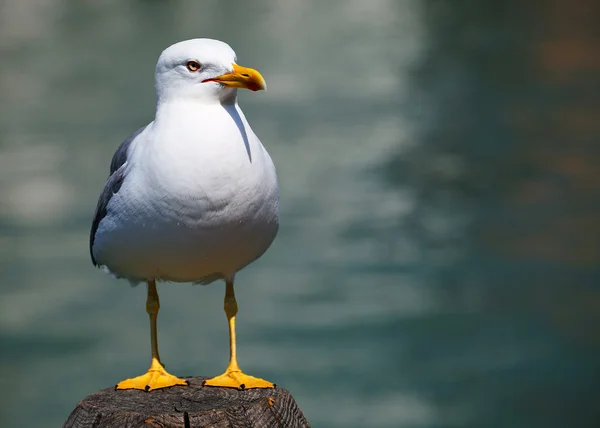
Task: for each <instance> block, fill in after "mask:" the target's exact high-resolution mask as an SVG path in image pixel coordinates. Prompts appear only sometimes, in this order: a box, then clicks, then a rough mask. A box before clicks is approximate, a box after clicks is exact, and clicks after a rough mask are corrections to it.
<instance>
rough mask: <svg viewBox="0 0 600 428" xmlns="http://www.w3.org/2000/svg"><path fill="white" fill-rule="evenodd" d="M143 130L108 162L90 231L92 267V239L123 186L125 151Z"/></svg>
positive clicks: (94, 260) (95, 264) (131, 138)
mask: <svg viewBox="0 0 600 428" xmlns="http://www.w3.org/2000/svg"><path fill="white" fill-rule="evenodd" d="M144 129H146V126H142V127H141V128H140V129H138V130H137V131H135V132H134V133H133V134H131V135H130V136H129V137H128V138H127V139H126V140H125V141H123V142H122V143H121V145H120V146H119V148H118V149H117V151H116V152H115V154H114V155H113V157H112V160H111V162H110V175H109V176H108V180H106V184H105V185H104V189H102V193H100V198H98V204H97V205H96V214H95V215H94V220H93V221H92V230H91V231H90V256H91V257H92V263H93V264H94V266H98V263H97V262H96V258H95V257H94V251H93V247H94V239H95V238H96V232H97V231H98V225H99V224H100V222H101V221H102V219H103V218H104V217H106V209H107V207H108V203H109V202H110V199H111V198H112V197H113V195H115V194H116V193H117V192H118V191H119V189H120V188H121V185H122V184H123V180H124V179H125V163H126V162H127V151H128V150H129V147H130V146H131V143H132V142H133V140H135V138H136V137H137V136H138V135H140V134H141V133H142V131H143V130H144Z"/></svg>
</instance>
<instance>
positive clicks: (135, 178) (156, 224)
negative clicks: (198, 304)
mask: <svg viewBox="0 0 600 428" xmlns="http://www.w3.org/2000/svg"><path fill="white" fill-rule="evenodd" d="M162 114H164V115H166V116H159V117H157V120H156V121H155V122H154V123H153V124H151V125H150V126H149V129H148V130H147V132H144V133H143V134H141V135H140V138H139V139H137V140H136V141H135V142H134V143H135V144H134V145H133V147H132V148H131V150H130V153H129V156H128V164H127V175H126V178H125V180H124V182H123V185H122V187H121V189H120V190H119V192H118V193H117V194H116V195H114V196H113V198H112V199H111V201H110V202H109V204H108V210H107V216H106V217H105V219H104V220H102V222H101V223H100V226H99V228H98V233H97V235H96V240H95V244H94V254H95V255H96V258H97V260H98V261H99V263H100V264H103V265H106V266H107V267H108V268H109V269H110V270H111V271H112V272H114V273H116V274H117V275H119V276H124V277H128V278H131V279H138V280H144V279H151V278H156V279H165V280H170V281H200V282H202V281H205V282H209V281H211V280H214V279H217V278H220V277H223V278H228V277H231V276H232V275H233V274H234V273H235V272H236V271H238V270H240V269H242V268H243V267H244V266H246V265H247V264H248V263H250V262H252V261H253V260H255V259H256V258H258V257H260V255H262V254H263V253H264V251H266V249H267V248H268V247H269V245H270V244H271V242H272V241H273V239H274V238H275V235H276V233H277V228H278V195H277V178H276V174H275V168H274V166H273V163H272V161H271V158H270V157H269V155H268V153H267V152H266V150H265V149H264V147H263V146H262V144H261V143H260V141H259V139H258V138H257V137H256V135H254V133H253V132H252V130H251V128H250V126H249V125H248V123H247V121H246V119H245V118H244V116H243V113H242V112H241V110H240V109H239V108H238V107H237V105H231V106H229V107H226V108H224V107H222V106H221V105H217V106H205V107H202V108H199V107H198V106H194V107H190V108H189V109H186V108H184V109H181V108H179V109H177V110H175V109H173V111H166V112H163V113H162ZM163 123H169V126H168V127H166V126H163Z"/></svg>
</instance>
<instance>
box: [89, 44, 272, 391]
mask: <svg viewBox="0 0 600 428" xmlns="http://www.w3.org/2000/svg"><path fill="white" fill-rule="evenodd" d="M236 62H237V60H236V55H235V52H234V51H233V50H232V49H231V47H229V45H227V44H226V43H223V42H221V41H218V40H211V39H192V40H186V41H183V42H179V43H176V44H174V45H172V46H170V47H168V48H167V49H165V50H164V51H163V52H162V54H161V55H160V58H159V59H158V63H157V64H156V71H155V87H156V97H157V102H156V116H155V118H154V121H153V122H151V123H150V124H148V125H146V126H144V127H142V128H140V129H138V130H137V131H135V132H134V133H133V134H132V135H131V136H130V137H129V138H127V139H126V140H125V141H124V142H123V143H122V144H121V145H120V146H119V148H118V149H117V151H116V152H115V154H114V156H113V158H112V162H111V164H110V176H109V177H108V180H107V182H106V185H105V186H104V190H103V191H102V193H101V194H100V199H99V201H98V206H97V208H96V215H95V218H94V221H93V223H92V230H91V233H90V253H91V256H92V261H93V263H94V265H96V266H102V267H105V268H106V269H108V271H110V272H111V273H113V274H114V275H116V276H117V277H120V278H126V279H128V280H129V281H130V282H132V283H134V284H137V283H139V282H142V281H143V282H146V283H147V284H148V297H147V301H146V311H147V312H148V314H149V315H150V329H151V345H152V346H151V348H152V363H151V365H150V369H149V370H148V372H147V373H145V374H143V375H141V376H138V377H135V378H132V379H127V380H124V381H122V382H120V383H119V384H118V385H117V389H131V388H133V389H142V390H146V391H149V390H153V389H157V388H166V387H169V386H174V385H186V381H185V380H183V379H180V378H178V377H176V376H173V375H171V374H170V373H168V372H167V371H166V370H165V368H164V366H163V364H162V363H161V360H160V357H159V354H158V343H157V335H156V317H157V314H158V310H159V307H160V305H159V300H158V294H157V291H156V281H174V282H195V283H202V284H208V283H211V282H213V281H215V280H218V279H223V280H224V281H225V284H226V288H225V313H226V315H227V320H228V323H229V346H230V354H229V365H228V367H227V369H226V370H225V373H224V374H222V375H220V376H217V377H215V378H212V379H209V380H207V381H206V382H205V385H208V386H222V387H233V388H241V389H244V388H270V387H273V384H272V383H271V382H268V381H266V380H263V379H260V378H256V377H252V376H248V375H246V374H244V373H242V371H241V370H240V368H239V366H238V363H237V358H236V340H235V316H236V313H237V303H236V300H235V295H234V290H233V282H234V277H235V273H236V272H238V271H239V270H240V269H242V268H244V267H245V266H247V265H248V264H249V263H251V262H252V261H254V260H256V259H257V258H259V257H260V256H261V255H262V254H263V253H264V252H265V251H266V250H267V248H269V246H270V245H271V243H272V242H273V240H274V239H275V235H276V234H277V229H278V226H279V215H278V190H277V176H276V173H275V167H274V165H273V162H272V161H271V158H270V156H269V154H268V153H267V151H266V150H265V148H264V147H263V145H262V144H261V142H260V140H259V139H258V137H257V136H256V135H255V134H254V132H253V131H252V128H250V125H249V124H248V121H247V120H246V118H245V117H244V113H243V112H242V110H241V109H240V107H239V106H238V103H237V88H247V89H250V90H252V91H258V90H260V89H266V84H265V80H264V79H263V77H262V76H261V74H260V73H259V72H258V71H256V70H253V69H251V68H246V67H242V66H240V65H238V64H237V63H236Z"/></svg>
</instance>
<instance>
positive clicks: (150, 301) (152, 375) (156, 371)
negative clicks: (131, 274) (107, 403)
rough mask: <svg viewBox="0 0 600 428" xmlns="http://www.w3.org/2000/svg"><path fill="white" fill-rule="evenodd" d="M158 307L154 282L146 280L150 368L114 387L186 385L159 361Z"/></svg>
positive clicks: (136, 387)
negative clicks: (150, 353) (150, 347)
mask: <svg viewBox="0 0 600 428" xmlns="http://www.w3.org/2000/svg"><path fill="white" fill-rule="evenodd" d="M159 309H160V302H159V300H158V292H157V291H156V282H155V281H154V280H152V281H148V298H147V299H146V312H148V315H150V342H151V345H152V362H151V363H150V368H149V369H148V372H146V373H145V374H143V375H141V376H138V377H134V378H132V379H126V380H124V381H122V382H119V383H118V384H117V387H116V389H141V390H144V391H151V390H153V389H159V388H168V387H169V386H175V385H188V382H187V381H185V380H183V379H179V378H178V377H176V376H173V375H172V374H169V373H167V371H166V370H165V367H164V366H163V365H162V363H161V362H160V356H159V354H158V338H157V335H156V317H157V315H158V310H159Z"/></svg>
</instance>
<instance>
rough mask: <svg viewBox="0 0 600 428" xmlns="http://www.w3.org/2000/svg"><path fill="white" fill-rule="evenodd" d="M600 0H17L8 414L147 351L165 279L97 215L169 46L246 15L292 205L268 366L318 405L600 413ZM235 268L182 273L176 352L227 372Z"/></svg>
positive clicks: (9, 96)
mask: <svg viewBox="0 0 600 428" xmlns="http://www.w3.org/2000/svg"><path fill="white" fill-rule="evenodd" d="M599 12H600V11H599V9H598V6H597V5H596V4H595V3H594V2H593V1H591V0H590V1H586V0H577V1H574V2H572V3H571V5H570V6H569V7H568V9H567V8H564V7H562V6H561V5H560V2H555V1H550V0H548V1H542V0H536V1H533V2H527V3H526V2H516V1H507V2H478V1H456V2H442V1H433V0H431V1H429V0H422V1H417V0H414V1H400V0H397V1H396V0H373V1H368V2H367V1H358V0H353V1H345V2H342V1H331V2H324V1H316V0H312V1H306V2H284V1H276V0H259V1H254V2H223V1H220V2H218V1H212V0H211V1H203V2H193V1H185V2H159V1H138V2H128V3H125V2H118V1H105V2H80V3H77V4H76V3H74V2H65V1H59V0H49V1H46V2H39V1H33V0H19V1H5V2H0V54H1V58H2V60H1V61H0V195H1V196H0V272H1V283H0V383H1V385H0V403H1V406H0V426H1V427H9V428H12V427H15V428H16V427H33V426H36V427H56V426H61V424H62V422H63V421H64V420H65V419H66V417H67V416H68V414H69V413H70V411H71V410H72V409H73V408H74V406H75V405H76V403H77V402H78V400H80V399H81V398H83V397H84V396H86V395H87V394H89V393H91V392H94V391H96V390H98V389H100V388H105V387H109V386H111V385H114V384H115V383H116V382H117V381H119V380H121V379H123V378H125V377H130V376H133V375H137V374H139V373H141V372H142V371H143V370H145V369H146V367H147V364H148V353H149V343H148V342H149V341H148V321H147V315H146V313H145V307H144V301H145V291H144V289H143V287H137V288H130V287H129V286H128V285H127V283H126V282H124V281H118V280H115V279H113V278H111V277H110V276H108V275H106V274H104V273H103V272H101V271H99V270H95V269H94V268H93V267H92V265H91V262H90V260H89V255H88V249H87V245H88V244H87V240H88V233H89V227H90V224H91V218H92V215H93V212H94V208H95V204H96V199H97V196H98V193H99V191H100V189H101V188H102V185H103V183H104V180H105V178H106V174H107V172H108V164H109V161H110V158H111V156H112V153H113V151H114V149H115V148H116V147H117V145H118V144H119V143H120V141H122V140H123V139H124V138H125V137H126V136H127V135H128V134H129V133H130V132H131V131H133V130H135V129H137V127H138V126H140V125H142V124H144V123H147V122H148V121H149V120H151V119H152V114H153V109H154V93H153V86H152V85H153V70H154V65H155V61H156V59H157V57H158V55H159V53H160V51H161V50H162V49H163V48H164V47H166V46H168V45H169V44H171V43H173V42H175V41H179V40H182V39H187V38H192V37H212V38H217V39H222V40H225V41H227V42H228V43H230V44H231V45H232V46H233V47H234V49H235V50H236V51H237V53H238V59H239V62H240V64H243V65H247V66H250V67H255V68H257V69H258V70H260V71H261V73H262V74H263V75H264V76H265V78H266V80H267V82H268V85H269V91H268V92H266V93H256V94H253V93H248V92H246V93H241V94H240V104H241V105H242V107H243V109H244V111H245V113H246V116H247V117H248V119H249V121H250V123H251V124H252V126H253V128H254V130H255V131H256V133H257V134H258V135H259V136H260V138H261V140H262V141H263V143H264V144H265V145H266V146H267V148H268V150H269V151H270V153H271V154H272V157H273V158H274V161H275V163H276V165H277V168H278V173H279V178H280V184H281V206H282V212H281V215H282V224H281V229H280V233H279V236H278V238H277V239H276V241H275V243H274V245H273V246H272V248H271V249H270V250H269V251H268V252H267V253H266V254H265V256H263V257H262V258H261V259H260V260H259V261H258V262H256V263H254V264H253V265H252V266H250V267H248V268H247V269H246V270H244V271H242V272H241V273H240V274H239V276H238V281H237V284H238V286H237V295H238V301H239V305H240V313H239V320H238V336H239V337H238V340H239V345H238V347H239V354H240V362H241V364H242V366H243V368H244V369H245V370H247V371H248V372H251V373H252V374H255V375H258V376H261V377H264V378H267V379H269V380H272V381H274V382H276V383H277V384H280V385H282V386H284V387H286V388H287V389H289V390H290V391H291V392H292V393H293V394H294V397H295V398H296V400H297V402H298V404H299V405H300V407H301V409H302V410H303V411H304V413H305V415H306V417H307V418H308V420H309V421H310V422H311V423H312V425H313V426H314V427H374V428H378V427H382V428H383V427H389V428H392V427H428V428H434V427H435V428H442V427H473V428H478V427H492V428H495V427H497V428H506V427H528V428H537V427H544V428H547V427H556V428H562V427H596V426H598V423H599V421H600V387H599V382H600V334H599V333H598V332H599V331H600V327H599V326H600V226H599V224H600V223H599V222H598V218H599V216H600V172H599V171H600V170H599V169H598V167H597V166H598V163H599V161H600V151H599V150H598V141H599V137H600V121H599V120H598V117H599V114H600V90H599V89H600V85H599V84H598V76H599V75H600V62H599V61H598V55H597V46H598V42H599V33H598V31H597V25H596V24H595V23H596V22H597V19H596V18H597V16H598V15H599ZM223 292H224V287H223V286H222V285H221V284H213V285H211V286H209V287H200V286H197V287H192V286H190V285H188V284H166V285H161V286H160V287H159V293H160V296H161V304H162V308H161V312H160V316H159V330H160V336H159V341H160V346H161V353H162V358H163V359H164V361H165V362H166V363H167V364H168V367H169V370H170V371H172V372H173V373H176V374H179V375H182V376H186V375H213V374H218V373H220V372H221V371H222V370H223V368H224V366H225V364H226V358H227V333H226V322H225V317H224V315H223V312H222V298H223Z"/></svg>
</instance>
